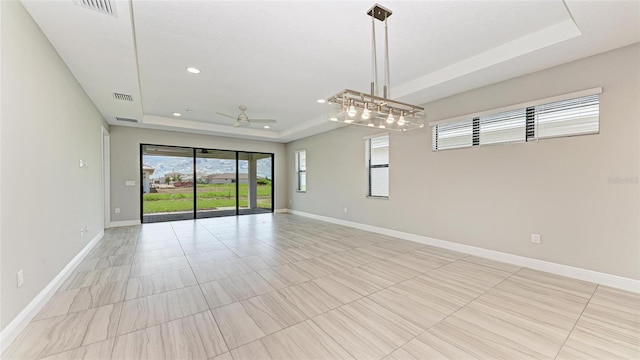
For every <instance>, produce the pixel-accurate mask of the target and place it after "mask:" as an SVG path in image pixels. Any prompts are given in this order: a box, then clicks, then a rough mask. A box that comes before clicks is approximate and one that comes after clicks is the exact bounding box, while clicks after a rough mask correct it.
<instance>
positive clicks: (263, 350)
mask: <svg viewBox="0 0 640 360" xmlns="http://www.w3.org/2000/svg"><path fill="white" fill-rule="evenodd" d="M231 354H232V356H233V359H234V360H255V359H273V360H275V359H283V360H284V359H287V360H288V359H290V360H295V359H353V356H351V355H350V354H349V353H348V352H347V351H346V350H345V349H344V348H343V347H342V346H340V345H339V344H338V343H337V342H336V341H335V340H333V338H332V337H331V336H329V335H328V334H327V333H325V332H324V331H323V330H322V329H320V328H319V327H318V326H317V325H316V324H314V323H313V322H311V321H309V320H307V321H305V322H303V323H300V324H298V325H294V326H292V327H289V328H286V329H285V330H282V331H279V332H277V333H275V334H272V335H269V336H267V337H265V338H263V339H260V340H258V341H255V342H252V343H250V344H248V345H245V346H242V347H240V348H237V349H234V350H232V351H231Z"/></svg>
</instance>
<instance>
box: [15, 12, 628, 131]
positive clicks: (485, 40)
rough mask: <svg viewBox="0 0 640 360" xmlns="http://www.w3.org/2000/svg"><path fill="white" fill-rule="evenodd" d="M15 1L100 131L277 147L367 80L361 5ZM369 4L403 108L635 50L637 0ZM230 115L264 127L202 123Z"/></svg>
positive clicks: (320, 120)
mask: <svg viewBox="0 0 640 360" xmlns="http://www.w3.org/2000/svg"><path fill="white" fill-rule="evenodd" d="M23 3H24V4H25V7H26V8H27V10H28V11H29V12H30V13H31V15H32V16H33V18H34V19H35V20H36V22H37V23H38V24H39V25H40V27H41V28H42V30H43V31H44V33H45V34H46V35H47V36H48V38H49V39H50V41H51V42H52V44H53V45H54V47H55V48H56V49H57V51H58V53H59V54H60V56H61V57H62V59H63V60H64V61H65V62H66V63H67V65H68V66H69V68H70V69H71V71H72V72H73V73H74V75H75V76H76V78H77V79H78V81H79V82H80V84H81V85H82V86H83V87H84V89H85V91H86V92H87V94H88V95H89V97H90V98H91V99H92V101H93V102H94V103H95V104H96V106H97V107H98V109H99V110H100V111H101V113H102V115H103V116H104V117H105V119H106V120H107V121H108V122H109V123H110V124H114V125H124V126H138V127H149V128H159V129H168V130H177V131H187V132H197V133H208V134H217V135H224V136H234V137H241V138H251V139H260V140H268V141H277V142H288V141H292V140H295V139H298V138H302V137H305V136H309V135H312V134H316V133H319V132H322V131H327V130H329V129H332V128H334V127H336V126H338V125H337V124H335V123H332V122H328V121H327V119H326V113H327V109H326V105H320V104H318V103H317V102H316V100H317V99H320V98H327V97H329V96H330V95H333V94H334V93H336V92H338V91H340V90H342V89H344V88H350V89H357V90H362V91H368V89H369V82H370V81H371V80H370V63H371V60H370V57H371V18H370V17H369V16H367V15H366V14H365V13H366V11H367V10H368V9H369V8H370V7H371V6H372V5H373V1H340V2H337V1H335V2H334V1H277V2H275V1H255V2H247V1H193V2H192V1H138V0H134V1H132V2H130V1H115V2H114V4H115V6H116V8H117V16H110V15H105V14H101V13H98V12H96V11H92V10H89V9H85V8H82V7H79V6H77V5H75V4H74V1H73V0H66V1H23ZM382 5H383V6H386V7H388V8H389V9H391V10H392V11H393V15H392V16H391V18H390V19H389V20H388V23H389V44H390V49H389V52H390V63H391V69H390V70H391V71H390V73H391V97H392V98H394V99H398V100H402V101H405V102H412V103H416V104H423V103H426V102H428V101H432V100H435V99H439V98H442V97H446V96H450V95H453V94H455V93H459V92H462V91H467V90H470V89H473V88H477V87H480V86H484V85H488V84H491V83H495V82H498V81H502V80H505V79H508V78H512V77H515V76H519V75H523V74H526V73H530V72H533V71H537V70H540V69H544V68H548V67H551V66H555V65H558V64H562V63H566V62H569V61H573V60H576V59H579V58H583V57H586V56H590V55H594V54H597V53H601V52H604V51H608V50H611V49H615V48H618V47H621V46H625V45H628V44H631V43H635V42H638V41H640V2H639V1H637V0H633V1H622V2H615V1H592V2H588V1H572V0H569V1H566V2H563V1H559V0H547V1H385V2H383V3H382ZM377 27H378V30H379V31H378V33H377V36H378V40H382V35H383V32H382V24H381V23H379V22H378V24H377ZM378 50H379V53H380V55H382V52H381V51H382V42H381V41H378ZM378 62H379V73H380V76H379V79H380V80H382V79H383V77H382V57H380V56H379V59H378ZM187 66H194V67H197V68H199V69H200V70H201V73H200V74H198V75H194V74H190V73H188V72H186V71H185V68H186V67H187ZM113 92H119V93H125V94H130V95H132V97H133V100H134V101H133V102H124V101H121V100H116V99H114V98H113V96H112V93H113ZM239 105H246V106H247V107H248V110H247V114H248V115H249V117H250V118H273V119H277V120H278V123H277V124H273V125H271V128H270V129H268V130H265V129H263V128H262V126H261V124H253V125H251V126H249V127H233V126H231V125H233V123H234V120H232V119H229V118H226V117H222V116H220V115H217V114H216V113H217V112H221V113H226V114H230V115H236V114H237V113H238V109H237V108H238V106H239ZM187 109H189V110H192V111H191V112H188V111H187ZM174 112H179V113H182V117H180V118H177V117H175V116H173V115H172V114H173V113H174ZM427 116H428V114H427ZM116 117H125V118H133V119H136V120H138V121H139V123H138V124H129V123H124V122H120V121H117V120H116V119H115V118H116Z"/></svg>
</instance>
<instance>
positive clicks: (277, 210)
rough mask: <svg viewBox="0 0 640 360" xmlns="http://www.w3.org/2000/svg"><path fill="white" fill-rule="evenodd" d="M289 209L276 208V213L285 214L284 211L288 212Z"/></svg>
mask: <svg viewBox="0 0 640 360" xmlns="http://www.w3.org/2000/svg"><path fill="white" fill-rule="evenodd" d="M288 212H289V209H287V208H284V209H275V211H274V213H276V214H283V213H288Z"/></svg>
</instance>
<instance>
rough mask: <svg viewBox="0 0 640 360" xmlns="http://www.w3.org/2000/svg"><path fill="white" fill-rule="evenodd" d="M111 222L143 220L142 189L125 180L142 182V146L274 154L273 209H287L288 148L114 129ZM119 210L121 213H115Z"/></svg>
mask: <svg viewBox="0 0 640 360" xmlns="http://www.w3.org/2000/svg"><path fill="white" fill-rule="evenodd" d="M110 132H111V221H112V222H117V221H134V220H140V186H125V185H124V184H125V181H126V180H135V181H136V185H137V184H139V182H140V144H154V145H174V146H187V147H200V148H209V149H217V150H238V151H255V152H265V153H272V154H274V160H275V161H274V166H275V168H274V173H275V175H274V180H275V183H274V191H275V196H274V201H275V204H274V209H281V208H286V207H287V195H288V193H287V188H288V187H287V184H288V178H287V172H286V156H285V154H286V153H285V145H284V144H280V143H272V142H265V141H254V140H244V139H234V138H228V137H220V136H209V135H198V134H191V133H181V132H172V131H171V132H170V131H163V130H151V129H142V128H133V127H125V126H112V127H111V130H110ZM115 208H120V213H119V214H116V213H115V212H114V209H115Z"/></svg>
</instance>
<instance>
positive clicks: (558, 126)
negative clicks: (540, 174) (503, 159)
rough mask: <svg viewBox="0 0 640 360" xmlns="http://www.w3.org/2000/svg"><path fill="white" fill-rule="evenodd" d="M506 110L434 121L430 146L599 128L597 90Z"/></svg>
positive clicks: (458, 145)
mask: <svg viewBox="0 0 640 360" xmlns="http://www.w3.org/2000/svg"><path fill="white" fill-rule="evenodd" d="M583 94H584V93H582V94H580V95H583ZM554 100H555V99H554ZM505 110H506V111H501V112H497V113H493V114H491V113H489V114H487V112H484V113H483V114H482V115H480V116H478V117H475V118H471V119H466V120H457V119H456V120H454V121H452V122H439V123H435V124H434V125H432V132H431V137H432V138H431V140H432V149H433V150H434V151H438V150H447V149H456V148H464V147H472V146H478V145H489V144H500V143H513V142H523V141H531V140H536V139H544V138H553V137H562V136H573V135H585V134H596V133H598V132H599V131H600V94H599V93H598V94H593V95H586V96H580V97H576V98H573V99H567V100H561V101H554V102H550V103H545V104H531V106H527V107H523V108H516V109H505Z"/></svg>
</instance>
